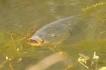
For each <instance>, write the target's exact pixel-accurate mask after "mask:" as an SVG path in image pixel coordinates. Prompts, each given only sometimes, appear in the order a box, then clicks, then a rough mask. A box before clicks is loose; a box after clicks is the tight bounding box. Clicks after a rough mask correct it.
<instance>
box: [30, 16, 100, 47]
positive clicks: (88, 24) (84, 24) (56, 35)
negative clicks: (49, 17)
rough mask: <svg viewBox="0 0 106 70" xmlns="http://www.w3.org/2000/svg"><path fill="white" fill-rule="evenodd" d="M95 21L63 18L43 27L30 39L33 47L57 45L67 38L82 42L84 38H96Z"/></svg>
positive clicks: (96, 26) (74, 17) (76, 17)
mask: <svg viewBox="0 0 106 70" xmlns="http://www.w3.org/2000/svg"><path fill="white" fill-rule="evenodd" d="M98 26H99V25H97V24H96V21H94V19H87V20H86V19H85V18H82V17H81V16H71V17H67V18H63V19H60V20H57V21H54V22H51V23H50V24H47V25H45V26H43V27H41V28H40V29H39V30H37V31H36V32H35V34H34V35H33V36H32V37H31V38H30V39H29V44H30V45H32V46H40V45H43V44H48V43H49V44H57V43H60V42H62V41H64V40H66V39H67V38H69V36H70V39H72V41H74V40H77V41H78V40H81V39H83V38H88V39H90V38H94V36H95V35H96V33H98V31H97V28H98ZM95 31H96V33H95Z"/></svg>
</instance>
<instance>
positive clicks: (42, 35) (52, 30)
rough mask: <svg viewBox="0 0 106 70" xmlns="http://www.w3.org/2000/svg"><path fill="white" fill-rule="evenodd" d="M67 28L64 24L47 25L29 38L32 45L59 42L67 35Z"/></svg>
mask: <svg viewBox="0 0 106 70" xmlns="http://www.w3.org/2000/svg"><path fill="white" fill-rule="evenodd" d="M65 34H66V30H65V29H64V28H63V27H62V26H47V27H43V28H41V29H39V30H37V31H36V32H35V34H34V35H33V36H32V37H31V38H30V39H29V44H30V45H32V46H41V45H43V44H57V43H59V42H61V40H62V38H63V36H65Z"/></svg>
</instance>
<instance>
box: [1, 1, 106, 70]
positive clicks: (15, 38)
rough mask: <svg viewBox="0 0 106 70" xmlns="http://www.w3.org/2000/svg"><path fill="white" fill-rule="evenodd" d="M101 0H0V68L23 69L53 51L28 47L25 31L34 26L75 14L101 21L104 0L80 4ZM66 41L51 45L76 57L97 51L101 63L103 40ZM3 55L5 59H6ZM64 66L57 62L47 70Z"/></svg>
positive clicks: (102, 58)
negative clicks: (71, 42) (56, 45)
mask: <svg viewBox="0 0 106 70" xmlns="http://www.w3.org/2000/svg"><path fill="white" fill-rule="evenodd" d="M101 2H102V1H99V0H94V1H92V0H89V1H85V0H82V1H79V0H67V1H66V0H61V1H54V0H51V1H50V0H46V1H42V0H36V1H34V0H30V1H28V0H18V1H13V0H9V1H8V0H0V46H1V47H0V64H1V66H0V69H1V70H7V69H10V70H12V69H13V70H25V68H26V67H28V66H29V65H31V64H36V63H37V62H39V61H40V60H42V59H43V58H45V57H47V56H49V55H51V54H53V53H54V51H52V50H51V49H50V48H48V47H31V46H30V45H28V44H27V42H26V38H25V37H27V35H29V36H30V35H31V34H33V30H34V29H39V28H40V27H42V26H44V25H45V24H48V23H50V22H53V21H55V20H57V19H61V18H63V17H68V16H71V15H77V14H83V15H92V16H95V17H96V18H98V19H99V20H100V21H101V22H104V23H105V22H106V20H105V19H106V17H105V12H106V10H104V8H105V7H106V6H105V5H106V4H105V5H103V6H97V7H93V8H91V9H90V10H88V12H83V11H82V8H86V7H87V6H92V5H93V4H96V3H101ZM99 9H101V10H99ZM95 10H96V11H95ZM101 12H102V14H101ZM98 15H99V16H98ZM66 42H67V43H68V44H65V43H64V44H61V45H59V46H58V47H56V48H54V50H55V52H59V51H63V52H65V53H67V54H68V55H69V56H72V57H74V58H75V59H76V60H77V58H78V57H79V55H78V54H79V53H86V54H87V55H89V56H93V53H94V51H97V54H98V55H99V56H100V57H101V58H100V66H104V65H105V62H106V61H105V57H106V56H105V55H104V54H106V52H105V50H106V49H105V47H106V44H105V42H106V41H84V42H82V43H80V44H77V45H74V44H72V45H69V41H68V40H67V41H66ZM72 46H73V47H72ZM6 56H7V57H8V59H9V60H6ZM102 60H103V61H102ZM75 62H77V61H75ZM2 66H3V67H2ZM65 67H66V66H65V65H64V64H63V65H62V64H61V63H58V64H56V65H54V66H52V67H51V68H49V69H48V70H58V68H60V70H64V68H65ZM79 68H80V67H79ZM80 69H81V70H83V69H85V68H83V67H81V68H80ZM74 70H77V68H76V69H74Z"/></svg>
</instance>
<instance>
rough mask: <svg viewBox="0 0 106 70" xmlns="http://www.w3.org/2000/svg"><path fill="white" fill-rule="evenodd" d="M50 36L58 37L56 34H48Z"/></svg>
mask: <svg viewBox="0 0 106 70" xmlns="http://www.w3.org/2000/svg"><path fill="white" fill-rule="evenodd" d="M48 36H50V37H56V35H55V34H48Z"/></svg>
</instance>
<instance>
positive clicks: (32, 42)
mask: <svg viewBox="0 0 106 70" xmlns="http://www.w3.org/2000/svg"><path fill="white" fill-rule="evenodd" d="M42 43H43V40H42V39H41V38H39V37H34V38H29V39H28V44H30V45H31V46H41V45H42Z"/></svg>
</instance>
